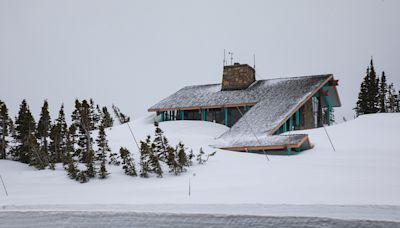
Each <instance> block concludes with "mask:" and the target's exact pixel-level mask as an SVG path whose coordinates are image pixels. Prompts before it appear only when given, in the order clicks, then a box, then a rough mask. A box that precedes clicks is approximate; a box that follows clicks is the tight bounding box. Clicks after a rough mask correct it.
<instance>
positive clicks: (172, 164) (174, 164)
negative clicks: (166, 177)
mask: <svg viewBox="0 0 400 228" xmlns="http://www.w3.org/2000/svg"><path fill="white" fill-rule="evenodd" d="M176 154H177V153H176V149H174V148H173V147H171V146H168V147H167V162H166V163H167V165H168V167H169V172H170V173H173V174H175V175H178V174H179V164H178V161H177V158H176V157H177V156H176Z"/></svg>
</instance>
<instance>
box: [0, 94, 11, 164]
mask: <svg viewBox="0 0 400 228" xmlns="http://www.w3.org/2000/svg"><path fill="white" fill-rule="evenodd" d="M9 125H10V117H9V116H8V109H7V106H6V104H5V103H4V102H2V101H0V159H6V158H7V147H8V141H7V140H6V136H8V132H9V131H8V129H9Z"/></svg>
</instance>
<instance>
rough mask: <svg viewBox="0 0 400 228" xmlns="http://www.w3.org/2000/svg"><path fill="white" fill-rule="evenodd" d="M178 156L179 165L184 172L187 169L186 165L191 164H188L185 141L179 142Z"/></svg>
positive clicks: (180, 170)
mask: <svg viewBox="0 0 400 228" xmlns="http://www.w3.org/2000/svg"><path fill="white" fill-rule="evenodd" d="M177 153H178V154H177V157H178V165H179V172H184V171H185V168H184V167H185V166H189V164H188V158H187V155H186V152H185V145H183V143H181V142H179V144H178V150H177Z"/></svg>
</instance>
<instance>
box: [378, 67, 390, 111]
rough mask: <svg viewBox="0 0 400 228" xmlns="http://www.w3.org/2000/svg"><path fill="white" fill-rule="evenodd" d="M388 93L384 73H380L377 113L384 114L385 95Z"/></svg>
mask: <svg viewBox="0 0 400 228" xmlns="http://www.w3.org/2000/svg"><path fill="white" fill-rule="evenodd" d="M387 93H388V88H387V84H386V76H385V71H383V72H382V75H381V80H380V84H379V112H386V111H387V110H386V104H387V99H386V95H387Z"/></svg>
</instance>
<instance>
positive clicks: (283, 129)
mask: <svg viewBox="0 0 400 228" xmlns="http://www.w3.org/2000/svg"><path fill="white" fill-rule="evenodd" d="M286 123H287V121H286V122H285V123H284V124H283V127H282V133H285V132H286V131H287V124H286Z"/></svg>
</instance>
